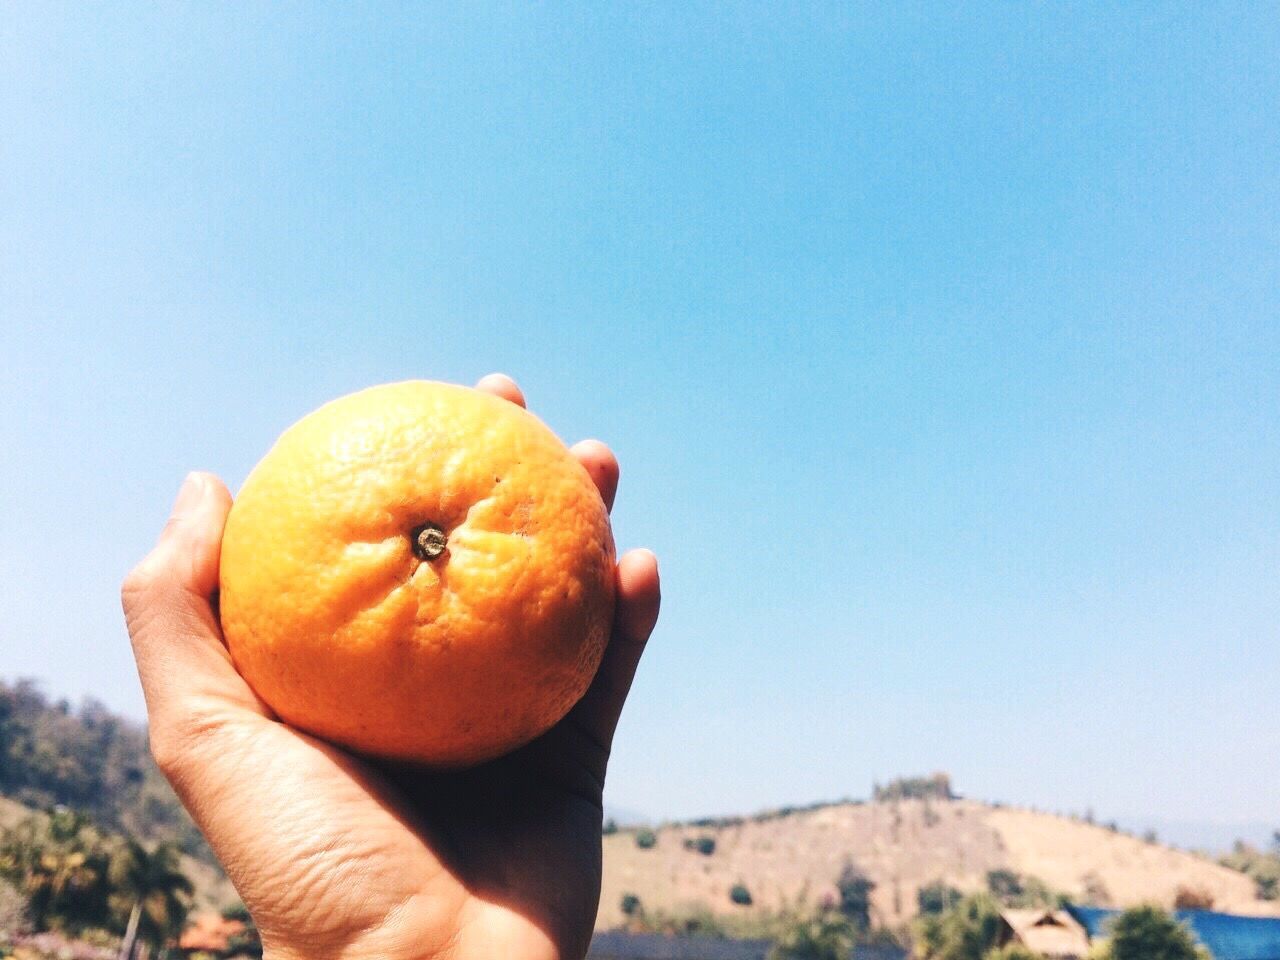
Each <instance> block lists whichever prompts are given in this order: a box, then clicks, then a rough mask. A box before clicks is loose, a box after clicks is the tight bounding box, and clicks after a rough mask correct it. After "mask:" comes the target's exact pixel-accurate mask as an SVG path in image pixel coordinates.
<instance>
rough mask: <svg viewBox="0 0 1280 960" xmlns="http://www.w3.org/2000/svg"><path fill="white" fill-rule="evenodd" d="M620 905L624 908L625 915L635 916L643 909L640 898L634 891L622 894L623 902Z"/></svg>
mask: <svg viewBox="0 0 1280 960" xmlns="http://www.w3.org/2000/svg"><path fill="white" fill-rule="evenodd" d="M619 906H620V907H621V908H622V913H623V915H624V916H628V917H634V916H635V915H636V914H637V913H639V912H640V911H641V909H642V907H641V905H640V898H639V897H637V896H636V895H635V894H634V893H624V894H623V895H622V902H621V903H620V904H619Z"/></svg>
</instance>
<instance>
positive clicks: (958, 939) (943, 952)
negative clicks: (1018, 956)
mask: <svg viewBox="0 0 1280 960" xmlns="http://www.w3.org/2000/svg"><path fill="white" fill-rule="evenodd" d="M1002 924H1003V921H1002V920H1001V919H1000V905H999V904H998V903H997V902H996V901H995V900H994V899H993V898H992V897H991V896H990V895H988V894H977V895H975V896H972V897H966V898H965V899H964V900H961V901H960V903H958V904H957V905H956V906H954V907H952V908H951V909H950V910H948V911H947V912H946V913H944V914H942V915H941V916H934V917H924V918H922V919H921V920H920V922H919V923H918V924H917V926H916V948H915V954H914V955H916V956H919V957H922V958H925V960H983V957H984V955H985V954H986V953H987V951H988V950H990V949H991V948H992V947H994V946H996V943H997V941H998V940H999V939H1000V933H1001V930H1002Z"/></svg>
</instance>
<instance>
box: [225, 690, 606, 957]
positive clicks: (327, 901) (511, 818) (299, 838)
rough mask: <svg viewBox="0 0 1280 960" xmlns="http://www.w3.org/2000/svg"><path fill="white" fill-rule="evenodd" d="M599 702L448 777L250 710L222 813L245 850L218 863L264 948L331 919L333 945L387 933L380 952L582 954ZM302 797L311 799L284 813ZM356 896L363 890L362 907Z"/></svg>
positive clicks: (599, 758) (594, 889)
mask: <svg viewBox="0 0 1280 960" xmlns="http://www.w3.org/2000/svg"><path fill="white" fill-rule="evenodd" d="M595 694H596V691H593V693H592V694H589V695H588V698H587V699H586V700H584V703H583V705H582V706H581V707H580V708H578V709H576V710H575V711H574V712H573V713H571V714H570V715H569V716H568V717H566V718H565V720H564V721H562V722H561V723H560V724H559V725H558V726H557V727H556V728H555V729H553V730H552V731H551V732H550V733H548V734H547V735H545V736H544V737H542V738H540V739H539V740H537V741H535V742H534V743H532V744H530V745H529V746H527V747H525V748H524V749H522V750H520V751H517V752H516V753H514V754H511V755H509V756H507V757H504V758H502V759H501V760H498V761H495V762H493V763H489V764H486V765H484V766H482V767H478V768H475V769H473V770H468V771H464V772H461V773H450V774H429V773H423V772H421V771H413V770H408V769H403V768H402V769H395V768H390V767H384V766H381V765H376V764H373V763H370V762H368V761H361V760H356V759H355V758H352V757H350V756H348V755H346V754H344V753H343V752H341V751H339V750H337V749H335V748H333V747H331V746H329V745H327V744H323V743H321V742H319V741H317V740H315V739H313V738H311V737H308V736H306V735H305V734H300V733H298V732H296V731H294V730H292V729H291V728H288V727H285V726H283V725H281V724H278V723H275V722H274V721H272V720H270V719H269V718H267V717H265V716H262V715H261V714H260V713H258V712H257V711H244V712H243V713H242V715H241V716H240V717H238V718H237V720H236V722H235V725H234V726H228V728H227V729H228V730H229V731H235V730H236V728H239V732H238V733H236V739H237V740H240V741H241V742H243V743H248V744H252V749H251V750H249V751H246V752H242V753H241V755H240V756H239V757H238V760H237V764H236V767H237V770H238V771H239V772H240V774H241V775H242V776H243V777H245V778H246V782H245V783H244V784H243V785H242V786H241V787H239V788H237V790H236V802H235V804H234V807H233V808H232V809H231V810H228V811H227V813H229V814H230V817H231V819H232V820H234V823H235V837H234V840H233V842H234V844H235V848H236V850H235V852H234V853H230V854H227V855H224V859H225V861H226V862H227V865H228V868H229V870H230V872H231V873H232V879H233V880H234V881H235V883H236V886H237V888H238V889H239V890H240V893H241V895H242V896H243V897H244V898H245V901H246V903H247V904H248V905H249V906H250V908H251V910H252V911H253V913H254V916H255V919H256V920H257V923H258V926H259V928H260V929H261V930H262V931H263V933H264V937H266V938H268V945H269V941H270V938H272V937H276V938H279V939H282V940H287V941H288V942H295V941H296V940H297V938H298V937H299V936H300V935H301V934H303V933H304V932H305V933H306V934H307V935H308V936H314V935H315V934H316V932H317V931H316V922H317V918H325V925H326V927H327V929H325V930H323V931H321V933H322V936H323V939H324V940H325V941H326V942H328V941H332V940H334V939H335V938H336V939H342V940H346V941H352V942H357V941H363V940H364V937H365V935H366V934H367V932H368V931H371V930H377V931H378V936H377V939H376V940H375V941H373V942H370V943H368V944H367V946H368V947H369V948H371V949H372V948H376V949H373V952H377V953H380V954H383V955H388V954H391V953H394V952H395V947H396V946H397V945H398V944H400V943H404V944H406V945H407V944H416V945H418V946H417V948H416V949H421V947H422V946H423V945H431V944H433V943H437V942H439V943H441V944H443V943H447V942H450V941H452V940H454V939H455V938H457V937H459V935H460V933H461V935H462V936H463V939H462V940H461V941H460V942H458V946H459V947H460V948H462V953H461V954H460V955H462V956H466V955H475V956H497V955H507V956H521V957H524V956H575V955H581V954H582V953H584V952H585V948H586V943H587V940H588V939H589V937H590V931H591V923H592V921H593V919H594V915H595V905H596V899H597V897H598V895H599V882H600V825H601V785H602V777H603V771H604V763H605V760H606V759H607V758H606V756H605V752H604V748H603V747H602V746H601V745H600V741H599V738H598V737H597V736H596V735H595V734H594V733H593V732H592V731H590V730H589V729H587V727H586V726H584V723H586V722H587V721H589V718H590V714H591V707H592V700H593V697H594V695H595ZM259 771H260V773H259ZM299 789H305V792H306V803H305V804H302V805H297V804H293V803H291V802H289V801H284V802H286V803H288V804H289V805H288V807H287V808H284V807H282V805H281V804H282V798H291V797H295V796H296V795H297V791H298V790H299ZM210 833H211V839H212V840H213V842H214V844H215V849H218V851H219V853H220V854H222V849H221V847H222V844H221V843H220V842H219V839H220V837H219V831H218V830H217V828H216V826H215V827H213V828H212V830H211V831H210ZM255 839H256V841H257V842H256V843H255V842H253V841H254V840H255ZM246 841H249V843H250V844H251V847H252V848H249V849H246V846H247V844H246ZM240 863H244V864H245V866H244V867H239V864H240ZM263 867H266V868H267V869H263ZM281 888H287V889H288V890H289V891H290V895H289V896H288V897H286V898H283V899H282V898H280V897H279V896H278V895H277V894H276V891H277V890H279V889H281ZM352 889H360V890H362V891H365V892H366V893H365V895H364V896H363V897H362V898H360V899H359V900H358V901H354V902H353V901H352V900H351V898H350V891H351V890H352ZM389 916H394V917H395V918H396V920H397V923H396V925H395V926H394V927H390V928H389V927H388V925H387V923H386V920H387V918H388V917H389Z"/></svg>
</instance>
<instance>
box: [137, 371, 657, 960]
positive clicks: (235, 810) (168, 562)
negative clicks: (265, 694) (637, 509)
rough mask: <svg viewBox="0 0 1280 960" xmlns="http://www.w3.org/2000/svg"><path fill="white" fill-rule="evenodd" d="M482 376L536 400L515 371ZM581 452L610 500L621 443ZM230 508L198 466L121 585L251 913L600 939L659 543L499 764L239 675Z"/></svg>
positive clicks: (516, 941)
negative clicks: (444, 751)
mask: <svg viewBox="0 0 1280 960" xmlns="http://www.w3.org/2000/svg"><path fill="white" fill-rule="evenodd" d="M477 387H478V388H479V389H481V390H487V391H488V392H490V393H494V394H497V395H498V396H502V397H505V398H506V399H508V400H510V401H511V402H513V403H517V404H520V405H521V406H524V397H523V395H522V394H521V392H520V389H519V387H517V386H516V385H515V383H513V382H512V381H510V380H508V379H507V378H506V377H502V376H498V375H492V376H489V377H485V378H484V379H483V380H481V381H480V383H479V384H477ZM573 453H574V455H575V456H576V457H577V458H578V460H579V461H580V462H581V463H582V465H583V466H584V467H585V468H586V469H587V472H588V473H589V474H590V475H591V477H592V479H594V480H595V483H596V486H597V487H598V488H599V490H600V494H601V496H602V497H603V499H604V502H605V504H606V506H612V504H613V498H614V493H615V491H616V489H617V483H618V464H617V461H616V460H615V459H614V457H613V454H612V453H611V452H610V451H609V449H608V448H607V447H605V446H604V445H603V444H601V443H598V442H596V441H584V442H582V443H579V444H577V445H575V446H574V447H573ZM230 508H231V495H230V493H229V492H228V491H227V488H226V487H225V486H224V485H223V484H222V482H221V481H219V480H218V479H217V478H216V477H213V476H212V475H209V474H192V475H191V476H190V477H189V478H188V479H187V482H186V483H185V484H184V485H183V488H182V490H181V491H180V493H179V495H178V499H177V502H176V503H175V504H174V508H173V515H172V517H171V518H170V520H169V522H168V524H167V525H166V526H165V528H164V532H163V533H162V534H161V535H160V540H159V542H158V543H157V545H156V547H155V549H154V550H152V552H151V553H150V554H149V555H148V556H147V557H146V558H145V559H144V560H143V561H142V562H141V563H139V564H138V566H137V567H135V568H134V570H133V571H131V572H130V573H129V575H128V577H127V578H126V579H125V582H124V587H123V590H122V595H123V603H124V611H125V618H126V621H127V623H128V627H129V635H130V637H131V639H132V641H133V650H134V656H135V658H136V659H137V663H138V673H139V676H140V677H141V680H142V688H143V692H144V694H145V695H146V700H147V714H148V718H149V723H150V731H151V750H152V753H153V754H154V756H155V759H156V762H157V763H158V764H159V766H160V769H161V770H162V771H163V772H164V774H165V776H167V777H168V778H169V781H170V783H172V784H173V786H174V789H175V790H176V791H177V794H178V796H179V798H181V800H182V802H183V804H184V805H185V806H186V807H187V809H188V810H189V811H190V812H191V815H192V817H193V818H194V819H195V821H196V824H197V825H198V826H199V827H200V829H201V830H202V831H203V832H204V835H205V836H206V837H207V838H208V840H209V844H210V846H211V847H212V848H213V850H214V852H215V853H216V854H217V856H218V858H219V859H220V860H221V861H222V863H223V865H224V866H225V867H226V870H227V873H228V875H229V876H230V877H231V881H232V883H234V884H235V887H236V890H237V891H238V892H239V894H240V896H241V897H242V898H243V900H244V902H245V905H246V906H247V907H248V908H249V911H250V913H251V914H252V915H253V918H254V921H255V923H256V924H257V926H258V930H259V932H260V934H261V936H262V942H263V949H264V956H265V957H266V958H267V960H275V958H293V957H306V958H308V960H321V958H330V957H335V958H336V957H343V958H346V957H366V956H367V957H372V956H376V957H381V958H399V957H404V958H409V957H413V958H431V957H448V958H450V960H468V958H472V957H476V958H484V960H491V958H495V957H502V958H512V960H526V958H528V960H533V958H538V960H541V958H556V960H562V958H576V957H582V956H584V955H585V954H586V951H587V946H588V944H589V942H590V938H591V930H592V926H593V924H594V922H595V916H596V909H597V906H598V901H599V896H600V869H601V864H600V830H601V819H602V806H601V802H602V801H601V795H602V790H603V786H604V775H605V767H606V765H607V763H608V759H609V749H610V745H611V743H612V740H613V732H614V728H615V726H616V725H617V721H618V716H619V714H620V712H621V710H622V706H623V702H624V701H625V699H626V696H627V692H628V690H629V689H630V687H631V679H632V677H633V675H634V673H635V669H636V665H637V664H638V663H639V660H640V655H641V653H643V651H644V646H645V643H646V641H647V640H648V637H649V634H650V632H651V631H652V630H653V625H654V623H655V621H656V619H657V616H658V604H659V589H658V568H657V562H656V560H655V559H654V557H653V554H651V553H649V552H648V551H646V550H633V551H631V552H630V553H628V554H626V555H625V556H623V557H622V558H621V560H620V561H619V563H618V569H617V582H618V589H617V608H616V613H615V617H614V629H613V634H612V637H611V639H610V641H609V645H608V648H607V649H606V651H605V656H604V660H603V662H602V663H601V665H600V670H599V672H598V673H597V675H596V678H595V680H594V682H593V683H592V685H591V687H590V689H589V690H588V691H587V693H586V695H585V696H584V697H583V699H582V700H581V701H580V702H579V703H578V704H577V705H576V706H575V707H574V708H573V709H572V710H571V711H570V712H569V714H568V715H567V716H566V717H565V718H564V720H562V721H561V722H560V723H559V724H558V725H557V726H556V727H554V728H553V729H552V730H551V731H550V732H548V733H547V734H545V735H544V736H542V737H540V738H539V739H537V740H535V741H534V742H532V743H530V744H529V745H528V746H526V747H523V748H521V749H520V750H517V751H515V752H514V753H512V754H509V755H507V756H505V757H502V758H500V759H498V760H495V761H493V762H491V763H487V764H484V765H483V766H480V767H476V768H473V769H470V770H465V771H460V772H459V771H454V772H448V773H430V772H424V771H422V770H416V769H412V768H409V767H405V766H393V765H389V764H384V763H380V762H376V761H372V760H369V759H366V758H361V757H357V756H354V755H352V754H349V753H347V752H345V751H343V750H341V749H339V748H337V747H334V746H332V745H330V744H328V743H325V742H324V741H321V740H318V739H316V738H314V737H311V736H309V735H307V734H305V733H302V732H300V731H298V730H294V729H293V728H291V727H288V726H286V725H285V724H283V723H281V722H280V721H279V720H278V719H277V718H276V717H275V716H274V715H273V714H272V712H271V710H270V708H268V707H267V706H266V704H264V703H263V702H262V701H261V700H259V699H258V698H257V696H255V695H254V693H253V691H252V690H251V689H250V688H249V686H248V684H246V683H245V681H244V680H243V679H242V678H241V677H240V675H239V674H238V673H236V671H235V668H234V667H233V666H232V663H231V658H230V656H229V655H228V653H227V650H226V647H225V646H224V644H223V641H222V633H221V629H220V627H219V624H218V615H217V610H216V591H217V585H218V558H219V551H220V547H221V541H222V528H223V524H224V522H225V520H226V516H227V512H228V510H230Z"/></svg>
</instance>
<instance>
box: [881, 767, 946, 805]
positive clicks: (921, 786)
mask: <svg viewBox="0 0 1280 960" xmlns="http://www.w3.org/2000/svg"><path fill="white" fill-rule="evenodd" d="M871 796H872V799H874V800H875V801H876V802H877V803H891V802H893V801H895V800H956V799H959V798H958V797H957V796H956V794H955V793H953V792H952V790H951V777H950V775H949V774H945V773H935V774H933V775H932V776H929V777H898V778H897V779H896V780H890V781H889V782H888V783H887V784H885V785H884V786H881V785H880V784H878V783H877V784H876V785H875V787H874V788H873V789H872V791H871Z"/></svg>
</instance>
